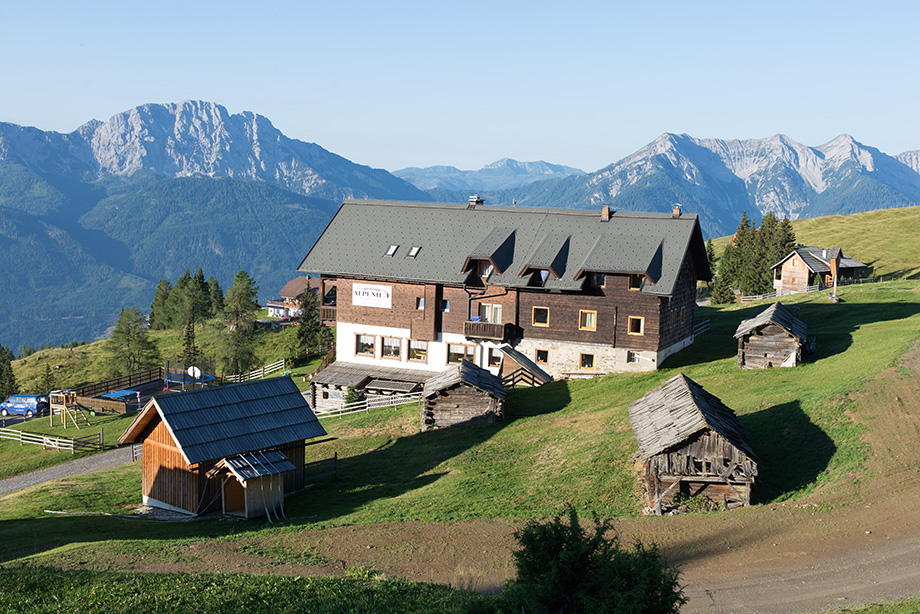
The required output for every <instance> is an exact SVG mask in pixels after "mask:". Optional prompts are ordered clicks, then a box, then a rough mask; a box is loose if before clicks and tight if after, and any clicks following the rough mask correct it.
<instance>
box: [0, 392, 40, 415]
mask: <svg viewBox="0 0 920 614" xmlns="http://www.w3.org/2000/svg"><path fill="white" fill-rule="evenodd" d="M46 411H48V395H47V394H14V395H11V396H10V397H9V398H8V399H7V400H6V401H4V402H3V403H0V416H4V417H6V416H9V415H10V414H17V415H21V416H25V417H27V418H31V417H32V416H36V415H41V414H44V413H45V412H46Z"/></svg>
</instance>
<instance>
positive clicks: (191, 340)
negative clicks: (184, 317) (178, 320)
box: [182, 318, 199, 367]
mask: <svg viewBox="0 0 920 614" xmlns="http://www.w3.org/2000/svg"><path fill="white" fill-rule="evenodd" d="M198 356H199V352H198V347H197V346H196V345H195V318H190V319H189V321H188V324H186V325H185V337H184V338H183V340H182V362H183V364H185V366H186V367H190V366H192V365H197V363H198Z"/></svg>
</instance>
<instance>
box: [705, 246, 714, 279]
mask: <svg viewBox="0 0 920 614" xmlns="http://www.w3.org/2000/svg"><path fill="white" fill-rule="evenodd" d="M706 260H708V261H709V271H710V272H711V273H712V274H713V275H715V274H716V248H715V247H713V245H712V239H711V238H710V239H706Z"/></svg>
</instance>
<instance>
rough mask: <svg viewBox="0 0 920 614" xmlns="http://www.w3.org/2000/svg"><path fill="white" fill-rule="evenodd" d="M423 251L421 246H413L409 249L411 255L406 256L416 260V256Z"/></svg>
mask: <svg viewBox="0 0 920 614" xmlns="http://www.w3.org/2000/svg"><path fill="white" fill-rule="evenodd" d="M421 249H422V246H421V245H413V246H412V247H410V248H409V253H408V254H406V258H415V257H416V256H418V253H419V251H421Z"/></svg>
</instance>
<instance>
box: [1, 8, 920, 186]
mask: <svg viewBox="0 0 920 614" xmlns="http://www.w3.org/2000/svg"><path fill="white" fill-rule="evenodd" d="M918 26H920V3H916V2H909V1H903V2H889V1H885V0H876V1H875V2H865V1H862V2H849V1H844V0H838V1H835V2H824V1H811V2H809V1H807V0H799V1H797V2H787V1H785V0H774V1H773V2H763V3H760V2H757V3H755V2H738V1H737V0H735V1H732V2H707V1H705V0H701V1H699V2H686V1H681V2H672V1H668V0H659V1H656V2H643V3H639V2H631V3H622V2H617V1H608V2H578V1H577V0H572V1H571V2H569V3H563V2H558V1H556V2H543V1H541V0H531V1H529V2H500V1H494V0H493V1H492V2H478V1H476V0H472V1H467V2H449V3H445V2H438V1H435V0H429V1H427V2H408V1H407V2H400V1H398V0H393V1H391V2H364V1H360V0H359V1H351V2H339V3H335V2H329V1H328V0H326V1H323V2H314V1H312V0H301V1H299V2H287V1H274V2H266V3H264V4H262V5H257V4H256V3H254V2H237V1H236V0H224V1H222V2H214V1H211V0H186V1H184V2H175V1H173V0H158V1H157V2H151V3H132V2H124V0H121V1H119V2H109V1H98V2H97V1H94V0H86V1H85V2H79V3H77V2H62V1H56V0H55V1H46V2H21V1H15V2H14V1H13V0H0V57H2V58H3V61H2V63H0V121H3V122H10V123H14V124H20V125H27V126H35V127H37V128H40V129H42V130H53V131H57V132H70V131H72V130H75V129H76V128H77V127H79V126H80V125H82V124H84V123H86V122H87V121H89V120H91V119H99V120H102V121H105V120H107V119H109V118H110V117H112V116H113V115H115V114H117V113H120V112H122V111H126V110H128V109H131V108H133V107H135V106H138V105H141V104H145V103H165V102H181V101H183V100H206V101H211V102H217V103H219V104H221V105H223V106H225V107H226V108H227V110H228V111H229V112H231V113H239V112H241V111H252V112H255V113H258V114H260V115H263V116H265V117H267V118H268V119H269V120H271V122H272V123H273V124H274V125H275V126H276V127H277V128H278V129H279V130H281V131H282V132H283V133H284V134H285V135H287V136H288V137H291V138H295V139H300V140H303V141H308V142H314V143H317V144H319V145H321V146H322V147H324V148H325V149H327V150H329V151H332V152H334V153H336V154H339V155H341V156H344V157H346V158H348V159H349V160H352V161H354V162H357V163H359V164H366V165H369V166H373V167H375V168H385V169H387V170H390V171H394V170H398V169H401V168H405V167H408V166H432V165H450V166H456V167H458V168H461V169H464V170H474V169H478V168H481V167H482V166H484V165H486V164H489V163H491V162H494V161H497V160H499V159H501V158H505V157H509V158H513V159H516V160H521V161H535V160H545V161H548V162H554V163H558V164H566V165H569V166H574V167H578V168H581V169H582V170H585V171H589V172H590V171H594V170H597V169H599V168H602V167H604V166H606V165H608V164H611V163H613V162H616V161H618V160H620V159H622V158H623V157H625V156H627V155H629V154H631V153H633V152H634V151H636V150H637V149H639V148H641V147H643V146H644V145H646V144H648V143H649V142H651V141H653V140H654V139H655V138H656V137H657V136H659V135H660V134H662V133H664V132H674V133H686V134H690V135H691V136H694V137H698V138H721V139H749V138H765V137H769V136H772V135H774V134H785V135H787V136H788V137H790V138H792V139H794V140H796V141H799V142H801V143H804V144H805V145H811V146H817V145H821V144H823V143H826V142H828V141H830V140H831V139H833V138H834V137H836V136H838V135H840V134H850V135H852V136H853V137H854V138H855V139H856V140H857V141H859V142H861V143H863V144H865V145H869V146H873V147H877V148H879V149H880V150H882V151H883V152H885V153H888V154H892V155H895V154H898V153H901V152H904V151H909V150H916V149H920V117H918V110H920V77H918V59H920V57H918V56H920V47H918V45H917V30H918Z"/></svg>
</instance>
